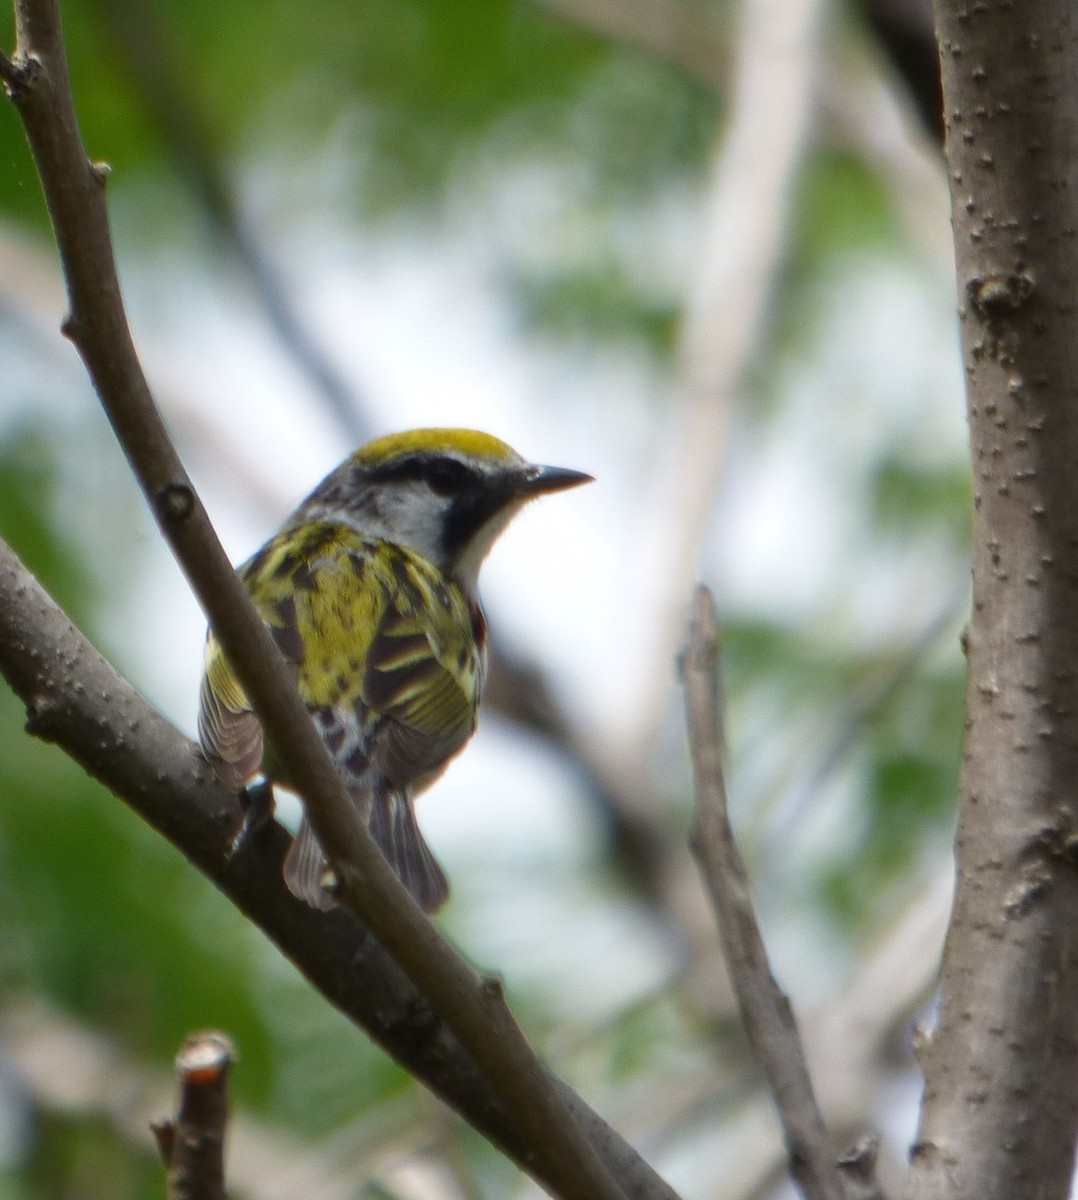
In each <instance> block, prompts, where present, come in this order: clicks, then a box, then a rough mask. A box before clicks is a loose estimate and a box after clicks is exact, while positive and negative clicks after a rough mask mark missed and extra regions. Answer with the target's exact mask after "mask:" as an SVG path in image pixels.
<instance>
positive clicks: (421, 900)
mask: <svg viewBox="0 0 1078 1200" xmlns="http://www.w3.org/2000/svg"><path fill="white" fill-rule="evenodd" d="M368 828H369V829H370V832H371V837H372V838H374V840H375V842H376V843H377V845H378V848H379V850H381V851H382V853H383V854H384V855H385V856H386V860H387V861H388V863H389V865H390V866H391V867H392V868H393V870H394V871H395V872H396V874H397V878H398V879H399V880H400V881H401V883H403V884H404V886H405V887H406V888H407V889H408V891H409V892H410V893H411V895H412V897H413V899H414V900H415V902H416V903H417V904H418V905H419V907H420V908H422V909H423V911H424V912H429V913H430V912H437V910H438V909H439V908H441V907H442V905H443V904H444V903H445V902H446V900H447V899H448V898H449V880H448V879H446V877H445V872H444V871H443V870H442V868H441V867H440V866H439V865H438V860H437V859H436V858H435V857H434V854H433V853H432V851H431V848H430V847H429V846H428V845H427V843H426V841H425V839H424V837H423V834H422V832H421V831H420V828H419V823H418V822H417V821H416V819H415V809H414V808H413V806H412V797H411V796H410V795H409V794H408V793H407V792H396V791H388V790H385V791H381V790H380V791H379V792H377V793H376V794H375V797H374V803H373V804H372V805H371V813H370V817H369V818H368Z"/></svg>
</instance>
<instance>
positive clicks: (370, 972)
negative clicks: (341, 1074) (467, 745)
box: [0, 541, 676, 1200]
mask: <svg viewBox="0 0 1078 1200" xmlns="http://www.w3.org/2000/svg"><path fill="white" fill-rule="evenodd" d="M0 673H2V674H3V675H4V677H5V678H6V679H7V681H8V683H9V684H10V685H11V687H12V689H13V690H14V692H15V693H16V695H18V696H19V697H20V698H21V699H22V700H23V702H24V703H25V704H26V706H27V727H28V730H29V732H31V733H32V734H34V735H35V736H37V737H40V738H42V739H44V740H45V741H49V742H54V743H55V744H56V745H58V746H59V747H60V748H61V749H62V750H64V752H65V753H67V754H68V755H70V757H71V758H73V759H74V760H75V761H76V762H77V763H79V765H80V766H82V767H83V768H84V769H85V770H86V771H87V772H88V773H89V774H90V775H92V776H93V777H94V778H95V779H97V780H99V781H100V782H101V783H103V784H104V785H105V786H106V787H107V788H109V789H110V790H111V791H112V792H114V793H115V794H116V795H117V796H119V797H120V799H122V800H123V801H124V802H125V803H126V804H128V805H129V807H130V808H131V809H132V810H133V811H134V812H136V813H137V814H138V815H139V816H140V817H142V818H143V819H144V820H145V821H146V822H147V823H148V824H149V825H151V826H152V827H153V828H154V829H156V830H157V831H158V832H159V833H160V834H162V836H164V837H165V838H167V839H168V840H169V841H170V842H171V843H172V844H173V845H174V846H176V847H177V848H178V849H179V850H180V851H181V852H182V853H183V855H184V856H185V857H186V858H187V859H188V861H189V862H191V863H192V865H193V866H194V867H196V868H197V869H198V870H200V871H202V872H203V874H205V875H206V876H207V877H208V878H209V879H211V880H212V881H213V883H214V884H216V886H217V887H218V888H219V889H220V890H221V891H222V892H223V893H224V894H225V895H226V896H228V898H229V899H230V900H231V901H232V902H233V903H234V904H235V905H236V907H237V908H238V909H239V910H240V911H241V912H242V913H244V915H245V916H247V917H248V918H249V919H250V920H251V921H252V922H253V923H254V924H255V925H257V926H258V927H259V928H260V929H261V930H262V931H263V933H265V934H266V935H267V937H269V938H270V940H271V941H272V942H273V943H274V944H275V945H276V946H277V947H278V949H280V951H281V952H282V953H283V954H284V955H285V956H286V957H287V958H288V959H290V960H291V961H292V962H293V963H294V964H295V965H296V966H297V967H298V969H299V970H300V971H301V972H302V974H303V975H304V976H305V977H306V978H307V979H308V980H309V982H310V983H311V984H312V985H313V986H314V987H316V988H317V989H318V990H319V991H320V992H321V993H322V994H323V995H324V996H325V997H326V999H327V1000H329V1001H330V1003H331V1004H333V1005H334V1007H336V1008H338V1009H339V1010H340V1011H341V1012H343V1013H344V1014H345V1015H346V1016H347V1017H349V1018H350V1019H351V1020H352V1021H354V1022H355V1023H356V1024H357V1025H359V1026H360V1028H362V1029H364V1030H365V1031H366V1032H367V1034H368V1035H369V1036H370V1037H371V1038H372V1039H373V1040H374V1041H375V1042H376V1043H377V1044H378V1045H380V1046H381V1047H382V1048H383V1049H384V1050H385V1051H386V1052H387V1053H388V1054H390V1055H392V1057H393V1058H395V1059H396V1060H397V1061H398V1062H399V1063H401V1064H402V1066H404V1067H405V1068H406V1069H407V1070H409V1071H410V1072H411V1073H412V1074H413V1075H415V1076H416V1077H417V1078H419V1079H421V1080H422V1081H423V1082H424V1083H425V1084H426V1085H427V1086H428V1087H429V1088H430V1089H431V1090H432V1091H433V1092H434V1093H435V1094H436V1095H438V1096H439V1097H440V1098H441V1099H442V1100H444V1101H445V1102H446V1103H447V1104H448V1105H449V1106H450V1107H452V1108H454V1109H456V1111H457V1112H459V1113H460V1114H461V1115H462V1116H464V1117H465V1118H466V1119H467V1120H468V1121H470V1122H471V1124H473V1125H474V1126H475V1127H476V1128H477V1129H478V1130H479V1131H480V1132H481V1133H482V1134H484V1136H486V1137H488V1138H489V1139H490V1140H491V1141H492V1142H494V1144H495V1145H497V1146H498V1147H500V1148H501V1149H502V1150H503V1151H504V1152H505V1153H506V1154H508V1155H509V1157H510V1158H512V1159H513V1160H514V1161H516V1162H517V1163H518V1164H519V1165H520V1166H521V1167H522V1168H523V1169H524V1170H526V1171H528V1173H529V1174H532V1175H533V1176H534V1177H535V1178H537V1179H538V1180H539V1181H540V1182H541V1183H544V1184H546V1185H548V1186H552V1180H551V1178H550V1175H549V1172H548V1171H547V1169H546V1167H545V1164H544V1163H543V1161H542V1160H541V1159H540V1158H539V1157H537V1156H536V1154H535V1152H534V1150H533V1149H532V1147H531V1146H530V1144H529V1142H528V1140H527V1139H526V1138H525V1137H524V1136H523V1135H522V1133H521V1131H520V1129H519V1128H518V1126H517V1125H516V1123H515V1121H514V1120H513V1117H512V1115H511V1113H510V1111H509V1109H508V1108H507V1107H506V1106H505V1105H504V1104H503V1103H502V1101H501V1100H500V1099H499V1097H498V1095H497V1093H496V1092H495V1091H494V1090H493V1089H492V1087H491V1085H490V1083H489V1082H488V1081H487V1079H486V1078H485V1077H484V1076H483V1074H482V1073H481V1072H480V1071H479V1070H478V1069H477V1067H476V1065H475V1063H474V1062H473V1060H472V1059H471V1058H470V1057H469V1055H468V1054H467V1053H466V1052H465V1051H464V1049H463V1048H462V1046H461V1045H460V1043H459V1041H458V1040H457V1039H456V1038H455V1037H454V1035H453V1033H452V1032H451V1030H450V1029H449V1028H448V1026H447V1024H446V1023H445V1022H444V1021H443V1020H442V1019H441V1017H440V1016H438V1014H437V1013H436V1012H434V1011H433V1010H432V1008H431V1005H430V1003H429V1001H428V1000H427V999H426V998H425V997H424V996H423V995H422V994H421V993H420V992H419V991H417V989H416V987H415V986H414V984H413V983H412V982H411V981H410V980H409V979H408V978H407V977H406V976H405V975H404V974H403V973H402V972H401V970H400V968H399V967H398V966H397V964H396V963H395V962H394V961H393V959H392V958H390V956H389V955H388V954H387V953H386V951H385V950H384V949H383V948H382V946H380V945H379V944H378V942H377V941H376V940H375V939H374V938H373V937H372V936H371V935H370V933H369V932H368V931H367V930H366V929H365V928H364V927H363V926H362V925H360V924H359V923H358V922H357V921H356V919H355V918H354V917H353V916H352V914H351V913H349V912H348V911H347V910H345V909H343V908H337V909H334V910H333V911H331V912H329V913H317V912H315V910H314V909H311V908H308V907H307V905H305V904H302V903H301V902H299V901H298V900H296V899H295V898H294V897H293V896H292V895H291V893H290V892H289V891H288V890H287V888H285V887H284V885H283V884H282V882H281V864H282V861H283V859H284V854H285V851H286V850H287V847H288V842H289V839H288V835H287V834H286V833H285V832H284V830H283V829H281V828H280V827H279V826H277V825H270V826H269V827H268V828H267V829H266V830H264V831H263V832H262V833H260V834H259V835H258V837H257V838H256V839H254V840H253V841H252V843H251V844H250V845H249V846H248V847H247V848H246V849H245V850H243V851H242V852H241V853H239V854H237V855H234V856H230V854H229V843H230V839H231V834H232V832H233V830H234V829H235V827H236V822H237V820H238V818H239V805H238V801H237V798H236V797H235V796H232V795H230V794H229V793H227V792H224V791H223V790H222V789H221V788H220V787H218V785H217V784H216V783H215V782H214V780H213V778H212V775H211V773H210V769H209V767H208V766H207V764H206V762H205V760H204V759H203V758H202V756H201V755H200V754H199V752H198V749H197V748H196V747H195V746H194V745H193V744H192V743H191V742H189V741H188V740H187V739H186V738H185V737H184V736H183V735H182V734H181V733H179V732H178V731H177V730H176V729H175V728H173V726H172V725H171V724H169V722H168V721H167V720H165V718H164V717H163V716H161V714H160V713H159V712H157V710H156V709H154V708H153V707H152V705H150V704H149V703H148V702H147V701H146V700H145V699H143V697H142V696H140V695H139V693H138V692H137V691H135V689H134V688H133V687H132V686H131V685H130V684H129V683H128V682H127V681H126V680H125V679H123V677H122V676H120V675H119V674H117V672H116V671H115V670H113V668H112V667H111V666H110V665H109V664H108V663H107V662H106V661H105V660H104V659H103V658H102V657H101V655H100V654H98V652H97V651H96V650H95V649H94V647H93V646H91V645H90V643H89V642H88V641H87V640H86V638H85V637H83V635H82V634H81V633H80V632H79V631H78V630H77V629H76V628H75V627H74V626H73V625H72V624H71V622H70V621H69V620H68V618H67V617H66V616H65V615H64V613H63V612H62V611H61V610H60V609H59V608H58V607H57V606H56V605H55V604H54V603H53V601H52V600H51V599H50V598H49V596H48V595H47V594H46V592H45V591H44V589H43V588H42V587H41V585H40V584H39V583H38V582H37V581H36V580H35V579H34V578H33V576H32V575H31V574H30V573H29V572H28V571H27V570H26V568H25V567H24V566H23V564H22V563H21V562H20V561H19V559H18V558H17V557H16V556H15V554H14V553H13V552H12V551H11V549H10V548H9V547H7V546H6V545H5V544H4V543H3V542H2V541H0ZM557 1086H558V1088H559V1091H560V1094H561V1098H562V1101H563V1102H564V1103H565V1105H566V1106H567V1107H568V1108H569V1109H570V1110H571V1112H572V1113H573V1116H574V1117H575V1119H576V1121H577V1122H578V1124H579V1125H580V1126H581V1127H582V1128H583V1129H584V1130H585V1131H586V1133H587V1135H588V1137H589V1138H590V1140H591V1141H592V1143H593V1144H594V1145H595V1146H596V1147H598V1148H599V1151H600V1153H602V1154H603V1156H604V1158H605V1159H606V1161H607V1162H608V1163H609V1164H610V1168H611V1170H612V1171H615V1172H616V1173H617V1175H618V1177H619V1178H620V1179H621V1180H622V1182H623V1184H624V1187H625V1190H626V1193H627V1194H628V1195H629V1196H631V1197H633V1198H634V1200H676V1197H675V1195H674V1193H673V1191H672V1190H671V1189H670V1188H669V1187H667V1185H666V1184H665V1183H663V1182H662V1180H660V1179H659V1178H658V1176H657V1175H655V1173H654V1172H653V1171H652V1170H651V1168H650V1167H649V1166H648V1165H647V1163H645V1162H644V1161H643V1160H642V1159H641V1158H640V1157H639V1156H638V1155H637V1154H636V1153H635V1152H634V1151H633V1150H632V1148H631V1147H629V1146H628V1145H626V1143H625V1142H624V1141H622V1139H621V1138H619V1137H618V1135H617V1134H616V1133H615V1132H614V1131H613V1130H612V1129H610V1127H609V1126H608V1125H607V1124H606V1123H605V1122H604V1121H603V1120H602V1118H601V1117H599V1116H598V1115H597V1114H596V1113H594V1112H593V1111H592V1110H591V1109H590V1108H589V1107H588V1106H587V1105H586V1104H585V1103H584V1101H583V1100H581V1099H580V1097H579V1096H577V1095H576V1093H575V1092H573V1091H572V1089H571V1088H569V1087H568V1086H566V1085H565V1084H562V1083H560V1082H559V1083H558V1085H557Z"/></svg>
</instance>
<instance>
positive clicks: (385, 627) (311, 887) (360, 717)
mask: <svg viewBox="0 0 1078 1200" xmlns="http://www.w3.org/2000/svg"><path fill="white" fill-rule="evenodd" d="M590 478H591V476H589V475H584V474H582V473H580V472H579V471H568V470H563V469H561V468H559V467H539V466H534V465H532V464H530V463H528V462H525V460H524V459H523V458H521V457H520V455H519V454H517V453H516V451H515V450H512V449H510V447H509V446H507V445H506V444H505V443H504V442H501V441H499V440H498V439H497V438H495V437H491V436H490V435H489V434H485V433H477V432H474V431H472V430H467V429H416V430H413V431H412V432H410V433H399V434H394V435H391V436H389V437H384V438H379V439H378V440H377V441H374V442H371V443H370V444H369V445H366V446H364V447H362V449H360V450H357V451H356V452H355V453H354V454H353V455H352V456H351V457H350V458H348V459H346V460H345V461H344V462H343V463H342V464H341V465H340V466H339V467H338V468H337V469H336V470H335V471H333V472H332V473H331V474H330V475H328V476H327V477H326V478H325V479H324V480H323V481H322V482H321V483H320V484H319V485H318V487H316V488H315V489H314V491H313V492H312V493H311V494H310V495H309V496H308V497H307V499H306V500H304V501H303V503H302V504H300V506H299V507H298V508H297V509H296V510H295V512H293V513H292V515H291V516H290V517H289V518H288V520H287V521H285V523H284V525H283V526H282V528H281V530H280V532H279V533H278V534H277V535H276V536H275V537H273V538H272V539H271V540H270V541H269V542H267V543H266V545H265V546H263V547H262V549H261V550H259V551H258V553H257V554H255V555H254V556H253V557H252V558H250V559H248V560H247V562H246V563H244V564H243V566H241V567H240V568H239V573H240V576H241V578H242V579H243V582H244V584H245V586H246V588H247V590H248V592H249V593H250V594H251V598H252V600H253V601H254V604H255V607H256V609H257V610H258V612H259V615H260V616H261V617H262V619H263V620H264V621H265V622H266V624H267V626H268V627H269V629H270V632H271V633H272V634H273V637H274V640H275V641H276V642H277V645H278V646H279V647H280V649H281V652H282V653H283V654H284V656H285V658H286V659H288V660H289V662H291V663H293V664H294V665H295V668H296V681H297V685H298V687H299V693H300V695H301V696H302V697H303V699H304V701H305V702H306V704H307V708H308V709H309V711H310V714H311V720H312V721H313V722H314V724H315V727H316V728H317V729H318V732H319V733H320V734H321V736H322V739H323V741H324V742H325V744H326V747H327V749H328V750H329V752H330V754H331V755H332V756H333V759H334V761H335V762H336V763H337V765H338V767H339V769H340V772H341V775H342V777H343V779H344V782H345V785H346V787H347V790H348V793H349V796H350V797H351V799H352V801H353V803H354V804H355V806H356V809H357V810H358V812H359V813H360V815H361V816H362V818H363V820H364V821H365V822H366V823H367V827H368V829H369V830H370V833H371V836H372V837H373V838H374V840H375V842H376V843H377V844H378V846H379V848H380V849H381V850H382V853H383V854H384V855H385V857H386V859H387V860H388V861H389V863H390V864H391V865H392V867H393V869H394V870H395V871H396V873H397V875H398V876H399V877H400V880H401V882H402V883H403V884H404V885H405V886H406V887H407V888H408V890H409V892H411V894H412V895H413V896H414V897H415V899H416V900H417V902H418V903H419V904H420V905H422V906H423V908H425V909H426V910H427V911H429V912H433V911H434V910H435V909H437V908H438V907H439V905H441V904H442V903H443V902H444V900H445V898H446V896H447V895H448V892H449V885H448V883H447V881H446V877H445V874H444V873H443V871H442V869H441V867H440V866H439V865H438V863H437V861H436V860H435V858H434V856H433V854H432V853H431V851H430V849H429V848H428V846H427V844H426V842H425V841H424V840H423V835H422V834H421V833H420V830H419V826H418V825H417V823H416V818H415V811H414V808H413V800H414V798H415V796H416V795H417V794H418V793H419V792H421V791H423V790H424V789H425V788H426V787H428V786H429V785H430V784H431V783H432V782H433V781H434V780H435V779H436V778H437V777H438V776H439V775H440V774H441V772H442V770H443V769H444V768H445V766H446V763H447V762H448V761H449V759H450V758H452V756H453V755H454V754H456V753H457V751H459V750H460V749H461V748H462V747H463V745H464V743H465V742H466V741H467V740H468V738H469V737H471V735H472V732H473V731H474V729H475V724H476V711H477V709H478V706H479V696H480V693H481V691H482V687H483V672H484V662H485V643H486V622H485V620H484V618H483V611H482V609H481V608H480V607H479V602H478V601H477V599H476V578H477V576H478V574H479V566H480V564H481V563H482V561H483V559H484V558H485V557H486V555H487V552H488V551H489V550H490V548H491V546H492V545H493V543H494V540H495V539H496V538H497V536H498V534H500V533H501V532H502V530H503V529H504V528H505V527H506V525H507V524H508V523H509V521H510V520H511V518H512V517H513V516H514V514H515V513H517V512H518V511H519V510H520V509H521V508H522V507H523V505H524V504H525V503H526V502H527V501H528V500H530V499H532V498H533V497H535V496H541V495H544V494H546V493H547V492H557V491H561V490H563V489H564V488H571V487H576V486H577V485H578V484H581V483H586V482H588V481H589V480H590ZM198 733H199V740H200V741H201V743H202V749H203V752H204V753H205V755H206V757H207V759H208V760H209V761H210V763H211V764H212V765H213V767H214V770H215V772H216V774H217V777H218V778H219V779H220V781H221V783H222V784H224V786H226V787H228V788H230V789H234V790H240V789H242V788H244V787H245V786H246V785H247V784H249V783H251V782H252V781H253V780H255V779H256V778H257V777H258V776H262V777H264V778H265V779H266V780H268V781H270V782H271V783H272V781H274V780H275V779H276V780H277V781H279V782H287V781H286V780H284V779H282V776H281V773H280V768H279V767H278V766H277V764H276V763H275V762H274V756H273V753H272V747H265V746H264V745H263V739H262V728H261V726H260V724H259V721H258V718H257V717H256V716H255V714H254V712H253V711H252V710H251V706H250V704H249V702H248V700H247V697H246V696H245V695H244V692H243V689H242V687H241V686H240V684H239V682H238V680H237V679H236V676H235V675H234V674H233V673H232V670H231V668H230V667H229V665H228V662H227V661H226V659H225V657H224V655H223V653H222V651H221V648H220V646H219V645H218V643H217V641H216V639H215V638H214V637H213V635H212V633H211V634H210V635H208V637H207V643H206V661H205V674H204V676H203V679H202V689H201V694H200V703H199V714H198ZM284 876H285V882H286V883H287V884H288V887H289V889H290V890H291V891H292V893H293V894H294V895H296V896H298V897H300V898H301V899H303V900H305V901H306V902H307V903H308V904H311V905H313V906H314V907H315V908H322V909H325V908H329V907H331V906H332V904H333V898H332V896H331V895H330V894H329V892H328V891H327V890H326V889H325V887H324V886H323V881H324V879H325V876H326V857H325V855H324V854H323V852H322V848H321V846H319V844H318V841H317V839H316V838H315V836H314V833H313V832H312V830H311V828H310V826H309V825H308V824H307V821H306V820H304V821H303V823H302V825H301V827H300V831H299V835H298V836H297V838H296V840H295V842H294V843H293V845H292V847H291V849H290V851H289V853H288V856H287V858H286V860H285V867H284Z"/></svg>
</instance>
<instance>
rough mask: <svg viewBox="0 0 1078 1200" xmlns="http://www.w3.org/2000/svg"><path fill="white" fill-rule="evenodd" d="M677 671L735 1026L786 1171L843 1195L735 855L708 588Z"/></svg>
mask: <svg viewBox="0 0 1078 1200" xmlns="http://www.w3.org/2000/svg"><path fill="white" fill-rule="evenodd" d="M682 674H683V679H684V684H685V707H686V712H687V716H688V724H689V746H690V750H691V752H692V761H693V774H694V777H695V780H696V800H697V827H696V851H697V854H698V857H699V859H700V862H701V867H702V869H703V873H704V878H705V881H706V883H707V886H708V889H709V891H710V892H711V897H712V901H713V903H714V905H715V911H716V914H717V916H718V919H719V932H720V934H721V937H722V944H723V950H724V952H725V955H726V961H727V964H728V966H729V968H730V976H731V979H732V981H733V985H734V990H735V991H736V992H737V999H738V1006H739V1007H740V1009H741V1020H742V1022H743V1024H744V1026H745V1033H746V1035H747V1037H748V1039H749V1042H750V1043H751V1045H752V1047H753V1050H754V1051H755V1053H756V1057H757V1059H758V1060H759V1062H760V1064H761V1066H762V1067H763V1069H764V1072H765V1074H766V1075H767V1078H768V1081H769V1083H770V1085H771V1091H772V1095H773V1096H774V1100H775V1104H776V1107H777V1108H778V1111H779V1118H780V1120H781V1121H782V1126H783V1130H784V1133H785V1136H786V1146H787V1150H788V1151H789V1156H790V1169H791V1172H792V1173H793V1175H794V1177H795V1178H796V1179H797V1181H798V1182H799V1183H800V1185H801V1187H802V1189H803V1190H804V1192H805V1194H806V1195H807V1196H809V1197H810V1200H844V1191H843V1186H842V1181H841V1178H840V1177H839V1173H838V1168H837V1166H836V1164H835V1155H834V1151H833V1150H832V1148H831V1143H830V1139H829V1138H828V1135H827V1129H826V1128H825V1126H824V1122H823V1117H822V1116H821V1114H820V1110H819V1107H818V1105H817V1104H816V1097H815V1095H814V1094H813V1090H812V1081H811V1079H810V1078H809V1073H808V1067H807V1065H806V1063H805V1053H804V1050H803V1049H802V1046H801V1039H800V1037H799V1036H798V1032H797V1024H796V1022H795V1020H794V1016H793V1012H792V1010H791V1008H790V1002H789V1000H787V998H786V996H785V995H784V994H783V992H782V990H781V989H780V988H779V986H778V984H777V983H776V982H775V978H774V976H773V975H772V973H771V966H770V963H769V962H768V959H767V951H766V950H765V949H764V944H763V939H762V938H761V936H760V930H759V928H758V927H757V924H756V916H755V914H754V913H753V909H752V899H751V896H750V889H749V881H748V877H747V875H746V873H745V864H744V863H743V862H742V859H741V853H740V851H739V850H738V848H737V844H736V842H735V841H734V835H733V830H732V829H731V827H730V819H729V816H728V814H727V810H726V785H725V781H724V778H723V769H722V752H721V749H720V732H719V731H720V728H721V714H720V710H719V659H718V628H717V625H716V621H715V606H714V603H713V601H712V599H711V593H710V592H709V591H708V590H707V588H705V587H700V588H698V589H697V592H696V597H695V602H694V606H693V619H692V627H691V631H690V634H689V644H688V648H687V649H686V651H685V655H684V658H683V666H682Z"/></svg>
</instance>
